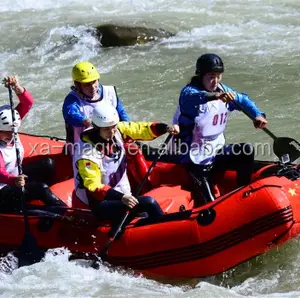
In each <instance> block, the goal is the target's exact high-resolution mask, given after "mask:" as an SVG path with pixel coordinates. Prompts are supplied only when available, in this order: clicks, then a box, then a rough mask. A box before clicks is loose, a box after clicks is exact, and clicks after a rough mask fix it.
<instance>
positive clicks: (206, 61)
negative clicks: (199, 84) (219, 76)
mask: <svg viewBox="0 0 300 298" xmlns="http://www.w3.org/2000/svg"><path fill="white" fill-rule="evenodd" d="M208 72H221V73H222V72H224V65H223V61H222V59H221V58H220V57H219V56H218V55H216V54H203V55H201V56H200V57H199V58H198V60H197V63H196V74H197V73H199V74H201V75H202V76H204V75H205V74H206V73H208Z"/></svg>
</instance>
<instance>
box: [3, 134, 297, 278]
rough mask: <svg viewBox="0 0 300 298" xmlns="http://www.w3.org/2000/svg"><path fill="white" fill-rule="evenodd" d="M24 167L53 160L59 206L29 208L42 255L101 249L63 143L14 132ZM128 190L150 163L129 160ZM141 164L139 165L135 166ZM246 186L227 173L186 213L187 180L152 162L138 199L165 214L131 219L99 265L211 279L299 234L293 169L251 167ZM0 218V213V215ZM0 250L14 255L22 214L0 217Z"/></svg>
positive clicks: (176, 169)
mask: <svg viewBox="0 0 300 298" xmlns="http://www.w3.org/2000/svg"><path fill="white" fill-rule="evenodd" d="M20 137H21V140H22V143H23V145H24V148H25V159H24V163H27V162H30V161H32V160H35V159H39V158H44V157H45V156H49V157H51V158H53V159H54V161H55V162H56V175H55V184H53V185H52V186H51V189H52V191H53V192H54V193H55V194H56V195H57V196H58V197H60V199H61V200H63V201H64V202H65V203H66V204H67V207H46V206H42V204H41V202H39V201H36V202H33V203H32V205H31V206H29V222H30V230H31V232H32V234H33V235H34V236H35V239H36V240H37V242H38V245H39V246H40V247H42V248H43V249H45V250H46V249H49V248H56V247H66V248H68V249H69V250H70V251H71V252H72V254H73V255H74V256H75V257H82V256H83V255H95V254H97V253H98V252H100V251H101V249H102V248H103V246H104V245H105V243H106V241H107V240H108V237H109V233H110V230H111V225H110V224H111V223H110V222H109V221H101V219H97V218H95V216H94V215H93V214H92V213H91V212H90V211H89V210H88V209H86V207H85V206H84V205H82V204H80V202H79V201H78V199H77V198H76V196H75V195H74V182H73V178H72V166H71V160H70V158H69V157H68V156H66V155H65V154H63V153H62V151H63V147H64V142H63V141H59V140H55V139H50V138H45V137H38V136H30V135H25V134H21V135H20ZM128 163H129V165H128V166H129V171H128V174H129V178H130V182H131V184H132V188H133V191H134V189H135V188H136V187H137V185H138V183H139V182H140V180H141V179H142V177H143V174H144V173H145V172H146V171H147V167H149V166H150V164H151V162H150V161H146V160H145V159H144V156H143V155H142V154H141V153H140V152H139V154H137V156H136V157H135V158H131V157H129V162H128ZM141 165H142V166H141ZM255 167H256V168H255V172H254V173H253V176H252V177H253V182H252V183H251V184H250V185H248V186H245V187H242V188H236V185H235V173H234V172H232V171H227V172H225V173H219V174H218V175H217V176H216V177H215V180H216V184H217V186H218V189H219V191H220V194H219V196H218V198H217V200H215V201H213V202H210V203H208V204H206V205H204V206H201V207H198V208H194V203H193V200H192V198H191V181H190V178H189V175H188V173H187V172H186V170H185V169H184V168H183V167H182V166H181V165H174V164H171V163H163V162H158V163H157V165H156V167H155V168H154V170H153V171H152V173H151V175H150V177H149V181H148V182H147V185H146V186H145V188H144V190H143V193H144V194H146V195H150V196H152V197H154V198H155V199H156V200H157V201H158V202H159V204H160V206H161V207H162V208H163V210H164V212H165V215H164V216H163V217H161V218H160V219H159V220H152V219H151V218H135V219H134V220H133V221H132V222H131V223H130V224H129V225H127V226H126V228H125V229H124V231H123V233H122V235H121V236H120V237H119V238H118V239H116V240H115V241H114V242H113V243H112V245H111V246H110V248H109V250H108V255H107V261H108V262H110V263H111V264H113V265H116V266H124V267H125V268H132V269H134V270H135V271H137V272H142V273H143V274H145V275H147V276H152V277H153V276H157V277H158V276H164V277H167V278H194V277H204V276H210V275H215V274H218V273H221V272H223V271H225V270H227V269H229V268H232V267H234V266H236V265H238V264H239V263H242V262H244V261H246V260H249V259H250V258H253V257H255V256H257V255H259V254H262V253H264V252H266V251H268V250H270V249H272V248H274V247H276V246H278V245H281V244H283V243H285V242H287V241H289V240H291V239H292V238H295V237H297V236H298V235H299V233H300V180H299V178H300V171H299V169H300V168H299V167H298V165H288V166H283V165H281V164H279V163H272V162H263V161H257V162H256V163H255ZM0 212H1V211H0ZM0 225H1V227H5V228H2V229H1V231H0V250H1V252H2V253H7V252H9V251H13V250H16V249H17V248H18V247H19V245H20V243H21V241H22V237H23V234H24V222H23V215H22V214H21V213H20V214H6V213H0Z"/></svg>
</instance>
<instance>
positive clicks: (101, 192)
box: [76, 159, 124, 201]
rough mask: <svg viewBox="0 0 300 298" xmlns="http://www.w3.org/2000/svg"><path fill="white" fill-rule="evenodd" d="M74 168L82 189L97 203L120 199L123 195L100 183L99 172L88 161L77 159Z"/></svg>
mask: <svg viewBox="0 0 300 298" xmlns="http://www.w3.org/2000/svg"><path fill="white" fill-rule="evenodd" d="M76 166H77V168H78V174H79V175H80V177H81V179H82V181H83V186H84V188H85V189H86V190H87V191H88V192H89V193H90V194H91V195H92V197H93V198H94V199H96V200H99V201H103V200H110V199H114V200H116V199H120V200H121V199H122V197H123V195H124V194H123V193H121V192H119V191H117V190H114V189H113V188H111V187H110V186H109V185H105V184H102V183H101V172H100V169H99V167H98V165H97V164H96V163H94V162H92V161H91V160H88V159H79V160H78V161H77V162H76Z"/></svg>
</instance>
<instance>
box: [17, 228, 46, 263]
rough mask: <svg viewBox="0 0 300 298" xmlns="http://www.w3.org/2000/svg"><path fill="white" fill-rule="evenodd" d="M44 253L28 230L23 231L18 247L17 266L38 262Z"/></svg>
mask: <svg viewBox="0 0 300 298" xmlns="http://www.w3.org/2000/svg"><path fill="white" fill-rule="evenodd" d="M44 255H45V253H44V251H42V250H41V249H40V248H39V246H38V245H37V243H36V240H35V238H34V237H33V235H32V234H31V233H30V232H27V233H25V235H24V238H23V241H22V244H21V246H20V249H19V259H18V266H19V267H22V266H29V265H32V264H34V263H37V262H40V261H41V259H42V258H43V257H44Z"/></svg>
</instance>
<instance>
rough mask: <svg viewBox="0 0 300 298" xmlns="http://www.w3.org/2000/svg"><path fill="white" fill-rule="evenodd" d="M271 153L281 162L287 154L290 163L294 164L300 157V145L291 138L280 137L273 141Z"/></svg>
mask: <svg viewBox="0 0 300 298" xmlns="http://www.w3.org/2000/svg"><path fill="white" fill-rule="evenodd" d="M273 151H274V153H275V155H276V156H277V157H278V158H279V159H280V160H281V161H282V157H283V156H285V155H286V154H288V155H289V159H290V162H294V161H295V160H296V159H298V158H299V157H300V143H298V142H297V141H296V140H294V139H292V138H285V137H282V138H281V137H280V138H277V139H276V140H275V141H274V144H273Z"/></svg>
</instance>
